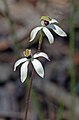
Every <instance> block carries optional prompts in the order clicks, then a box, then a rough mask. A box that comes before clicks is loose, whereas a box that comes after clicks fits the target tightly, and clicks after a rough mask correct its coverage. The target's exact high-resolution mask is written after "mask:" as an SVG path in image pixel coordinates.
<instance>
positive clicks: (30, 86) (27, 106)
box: [25, 69, 34, 120]
mask: <svg viewBox="0 0 79 120" xmlns="http://www.w3.org/2000/svg"><path fill="white" fill-rule="evenodd" d="M33 76H34V69H33V71H32V75H31V79H30V85H29V89H28V92H27V96H26V110H25V120H27V113H28V109H29V99H30V93H31V88H32V81H33Z"/></svg>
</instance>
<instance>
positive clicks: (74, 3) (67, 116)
mask: <svg viewBox="0 0 79 120" xmlns="http://www.w3.org/2000/svg"><path fill="white" fill-rule="evenodd" d="M42 15H46V16H50V17H51V18H53V19H56V20H57V21H58V22H59V26H60V27H61V28H62V29H63V30H64V31H65V32H66V33H67V37H64V38H62V37H60V36H58V35H56V34H55V33H53V35H54V38H55V41H54V44H52V45H50V44H49V43H48V41H47V38H46V37H44V38H43V39H44V40H43V45H42V48H41V49H42V51H44V52H46V53H47V54H48V55H49V58H50V59H51V62H48V61H47V60H45V59H41V61H42V64H43V66H44V68H45V78H44V79H41V78H40V77H39V76H37V75H35V76H34V79H33V86H32V91H31V97H30V101H29V102H30V107H29V111H28V120H79V0H71V1H70V0H0V120H23V118H24V112H25V104H26V94H27V89H28V86H29V78H28V79H27V80H26V82H25V83H21V81H20V69H19V68H20V67H19V68H18V69H17V71H16V72H14V71H13V67H14V63H15V61H16V60H17V59H19V58H21V56H23V54H22V53H23V51H24V50H25V49H26V48H31V49H32V51H33V52H36V51H37V46H38V36H37V38H36V40H35V41H34V42H31V43H29V39H30V37H29V36H30V32H31V30H32V29H33V28H34V27H36V26H39V25H40V17H41V16H42ZM74 66H75V67H74ZM31 71H32V68H30V69H29V76H30V75H31Z"/></svg>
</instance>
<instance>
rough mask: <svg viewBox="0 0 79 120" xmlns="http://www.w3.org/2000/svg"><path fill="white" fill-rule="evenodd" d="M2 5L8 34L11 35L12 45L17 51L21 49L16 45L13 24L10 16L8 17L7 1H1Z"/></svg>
mask: <svg viewBox="0 0 79 120" xmlns="http://www.w3.org/2000/svg"><path fill="white" fill-rule="evenodd" d="M3 4H4V7H5V8H4V15H5V17H6V18H7V20H8V24H9V28H10V33H11V36H12V38H13V40H14V45H15V48H16V51H18V50H20V49H21V48H20V45H18V43H17V37H16V34H15V31H14V22H13V20H12V18H11V16H10V13H9V7H8V3H7V0H3Z"/></svg>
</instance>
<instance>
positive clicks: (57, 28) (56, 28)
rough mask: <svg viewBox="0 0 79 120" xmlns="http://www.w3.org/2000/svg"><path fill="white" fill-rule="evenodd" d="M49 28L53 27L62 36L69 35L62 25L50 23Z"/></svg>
mask: <svg viewBox="0 0 79 120" xmlns="http://www.w3.org/2000/svg"><path fill="white" fill-rule="evenodd" d="M48 28H50V29H52V30H53V31H54V32H55V33H56V34H58V35H59V36H62V37H64V36H67V34H66V33H65V32H64V31H63V30H62V29H61V28H60V27H58V26H57V25H55V24H51V25H49V26H48Z"/></svg>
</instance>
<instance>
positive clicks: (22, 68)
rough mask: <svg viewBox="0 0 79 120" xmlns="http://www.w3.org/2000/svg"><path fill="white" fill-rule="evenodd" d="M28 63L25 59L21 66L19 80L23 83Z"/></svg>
mask: <svg viewBox="0 0 79 120" xmlns="http://www.w3.org/2000/svg"><path fill="white" fill-rule="evenodd" d="M28 64H29V61H26V62H25V63H23V64H22V66H21V82H22V83H23V82H24V81H25V79H26V78H27V71H28Z"/></svg>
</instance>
